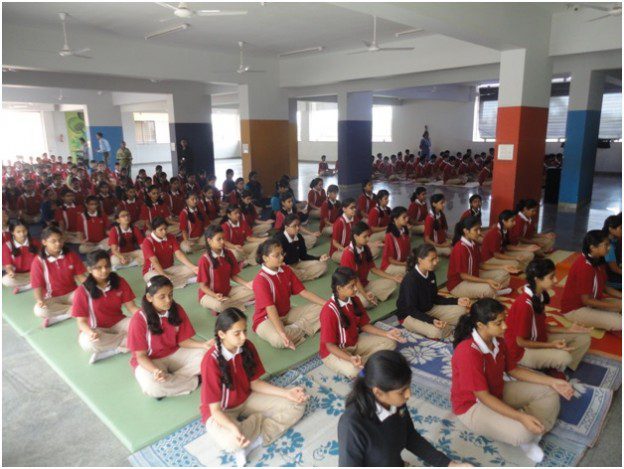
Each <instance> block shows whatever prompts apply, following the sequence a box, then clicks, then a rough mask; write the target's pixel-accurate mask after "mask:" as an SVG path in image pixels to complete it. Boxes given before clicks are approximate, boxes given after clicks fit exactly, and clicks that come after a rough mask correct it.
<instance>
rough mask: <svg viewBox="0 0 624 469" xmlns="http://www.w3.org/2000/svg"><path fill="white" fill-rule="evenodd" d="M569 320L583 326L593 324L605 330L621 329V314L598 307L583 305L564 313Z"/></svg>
mask: <svg viewBox="0 0 624 469" xmlns="http://www.w3.org/2000/svg"><path fill="white" fill-rule="evenodd" d="M564 316H565V318H566V319H568V320H569V321H574V322H578V323H579V324H583V325H585V326H593V327H597V328H599V329H604V330H605V331H621V330H622V314H621V313H616V312H613V311H605V310H603V309H598V308H590V307H588V306H584V307H582V308H579V309H575V310H574V311H570V312H569V313H566V314H564Z"/></svg>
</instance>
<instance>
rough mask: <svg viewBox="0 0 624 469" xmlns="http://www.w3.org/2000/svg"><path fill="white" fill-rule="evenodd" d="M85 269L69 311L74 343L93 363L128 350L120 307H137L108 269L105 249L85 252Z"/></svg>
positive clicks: (131, 310)
mask: <svg viewBox="0 0 624 469" xmlns="http://www.w3.org/2000/svg"><path fill="white" fill-rule="evenodd" d="M87 271H88V272H89V275H88V276H87V279H86V280H85V281H84V282H83V283H82V285H80V286H79V287H78V288H77V289H76V292H75V293H74V303H73V306H72V310H71V313H72V316H73V317H75V318H76V320H77V322H78V330H79V334H78V343H79V344H80V347H81V348H82V349H83V350H84V351H85V352H89V353H91V359H90V360H89V363H91V364H93V363H95V362H97V361H100V360H104V359H106V358H108V357H112V356H113V355H116V354H118V353H125V352H127V351H128V349H127V344H126V342H127V334H128V327H129V325H130V318H129V317H126V316H125V315H124V314H123V311H122V309H121V308H122V306H124V307H125V308H126V310H127V311H128V312H129V313H130V314H134V313H135V312H136V311H137V310H138V309H139V308H138V307H137V305H136V304H135V303H134V298H135V296H134V293H133V292H132V289H131V288H130V285H128V282H126V280H125V279H124V278H123V277H120V276H119V275H117V274H116V273H115V272H112V267H111V261H110V257H109V256H108V253H107V252H106V251H103V250H98V251H93V252H91V253H89V254H88V255H87Z"/></svg>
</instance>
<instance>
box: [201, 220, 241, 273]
mask: <svg viewBox="0 0 624 469" xmlns="http://www.w3.org/2000/svg"><path fill="white" fill-rule="evenodd" d="M219 233H223V228H221V226H220V225H210V226H208V228H207V229H206V232H205V234H204V236H205V237H206V255H207V256H208V259H210V262H211V263H212V265H213V267H214V268H215V269H218V268H219V265H220V264H219V258H218V257H215V255H214V254H213V253H212V248H211V247H210V244H209V242H208V240H209V239H212V238H214V237H215V236H216V235H217V234H219ZM223 257H225V260H226V261H227V262H228V263H229V264H230V267H234V263H233V262H232V259H230V256H228V254H227V249H226V248H225V247H223Z"/></svg>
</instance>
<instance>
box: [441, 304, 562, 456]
mask: <svg viewBox="0 0 624 469" xmlns="http://www.w3.org/2000/svg"><path fill="white" fill-rule="evenodd" d="M506 329H507V325H506V324H505V307H504V306H503V305H502V304H501V303H499V302H498V301H496V300H494V299H492V298H482V299H480V300H478V301H477V302H476V303H475V304H473V305H472V307H471V308H470V313H469V314H467V315H464V316H462V317H461V319H460V320H459V323H458V324H457V327H456V328H455V337H454V341H453V346H454V349H455V350H454V352H453V358H452V359H451V369H452V378H451V406H452V409H453V413H454V414H455V415H456V416H457V418H458V419H459V421H460V422H461V423H463V424H464V425H465V426H466V427H468V429H469V430H471V431H472V432H474V433H476V434H478V435H483V436H484V437H486V438H490V439H493V440H496V441H502V442H503V443H508V444H510V445H513V446H520V448H521V449H522V450H523V451H524V452H525V454H526V456H527V457H528V458H529V459H531V460H532V461H534V462H536V463H537V462H541V461H542V459H543V458H544V452H543V451H542V449H541V448H540V447H539V445H538V443H539V441H540V439H541V438H542V436H544V434H545V433H547V432H548V431H550V429H551V428H552V427H553V426H554V425H555V421H556V420H557V415H558V414H559V396H563V398H564V399H567V400H570V399H571V398H572V396H573V394H574V390H573V389H572V386H570V384H569V383H568V382H567V381H565V380H562V379H556V378H553V377H550V376H546V375H543V374H541V373H537V372H535V371H532V370H529V369H528V368H524V367H522V366H517V365H516V363H515V361H514V360H513V358H512V357H511V355H510V353H509V351H508V350H507V347H506V346H505V342H504V340H502V339H503V336H504V334H505V330H506ZM505 373H506V374H507V375H509V376H510V377H511V378H513V381H505V379H504V375H505Z"/></svg>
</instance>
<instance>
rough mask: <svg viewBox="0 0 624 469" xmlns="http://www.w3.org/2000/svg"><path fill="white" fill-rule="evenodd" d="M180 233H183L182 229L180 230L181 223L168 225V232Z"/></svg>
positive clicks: (172, 233)
mask: <svg viewBox="0 0 624 469" xmlns="http://www.w3.org/2000/svg"><path fill="white" fill-rule="evenodd" d="M176 218H177V217H176ZM180 233H182V231H181V230H180V225H178V224H173V225H167V234H170V235H173V236H178V235H179V234H180Z"/></svg>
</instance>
